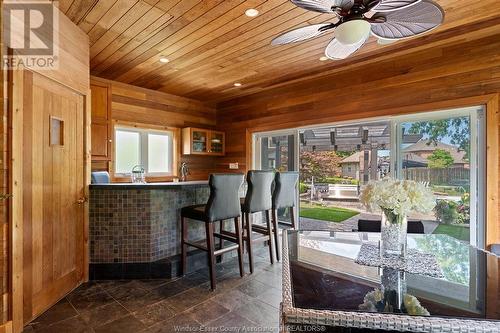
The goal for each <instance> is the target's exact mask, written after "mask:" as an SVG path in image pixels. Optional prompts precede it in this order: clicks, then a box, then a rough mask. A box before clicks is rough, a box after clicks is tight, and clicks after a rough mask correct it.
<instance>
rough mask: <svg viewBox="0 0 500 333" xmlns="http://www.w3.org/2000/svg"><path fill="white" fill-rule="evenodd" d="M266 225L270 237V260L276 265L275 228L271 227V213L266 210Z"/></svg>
mask: <svg viewBox="0 0 500 333" xmlns="http://www.w3.org/2000/svg"><path fill="white" fill-rule="evenodd" d="M266 225H267V233H268V235H269V259H270V260H271V264H274V256H273V247H274V245H273V243H274V241H273V227H272V226H271V219H270V218H269V211H268V210H266Z"/></svg>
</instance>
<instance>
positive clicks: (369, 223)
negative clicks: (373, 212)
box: [353, 219, 424, 234]
mask: <svg viewBox="0 0 500 333" xmlns="http://www.w3.org/2000/svg"><path fill="white" fill-rule="evenodd" d="M381 225H382V221H381V220H363V219H359V220H358V230H353V231H359V232H380V229H381ZM407 232H408V233H409V234H423V233H424V224H423V223H422V221H408V227H407Z"/></svg>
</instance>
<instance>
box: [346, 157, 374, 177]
mask: <svg viewBox="0 0 500 333" xmlns="http://www.w3.org/2000/svg"><path fill="white" fill-rule="evenodd" d="M370 155H371V153H370V152H368V156H369V157H368V159H369V158H370ZM363 156H364V152H362V151H358V152H355V153H354V154H352V155H351V156H348V157H346V158H344V159H343V160H342V161H340V165H341V167H342V177H349V178H353V179H357V180H360V179H361V175H362V174H363V171H364V163H363V158H364V157H363Z"/></svg>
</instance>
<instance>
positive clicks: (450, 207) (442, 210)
mask: <svg viewBox="0 0 500 333" xmlns="http://www.w3.org/2000/svg"><path fill="white" fill-rule="evenodd" d="M457 207H458V205H457V204H456V203H455V202H453V201H448V200H439V201H438V202H437V204H436V207H434V213H435V214H436V218H437V219H438V220H439V222H442V223H445V224H452V223H455V222H456V221H457V218H458V215H459V214H458V211H457Z"/></svg>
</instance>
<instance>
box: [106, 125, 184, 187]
mask: <svg viewBox="0 0 500 333" xmlns="http://www.w3.org/2000/svg"><path fill="white" fill-rule="evenodd" d="M117 131H128V132H133V133H139V159H140V161H139V165H141V166H143V167H144V169H145V170H146V180H147V181H167V180H172V179H173V178H176V177H177V176H178V170H177V169H178V168H177V165H178V161H179V158H180V156H179V152H180V150H179V147H178V146H179V142H180V141H179V139H180V129H179V128H176V127H169V126H157V125H148V124H138V123H128V122H118V121H115V123H114V124H113V137H114V144H113V155H112V156H113V163H112V166H111V167H110V169H111V170H112V174H113V180H114V181H118V182H128V181H130V175H131V172H127V173H119V172H117V171H116V160H117V156H116V143H117V141H116V132H117ZM149 134H160V135H168V136H169V138H170V140H169V148H170V150H171V154H170V155H169V156H171V161H170V163H169V168H170V172H148V163H149V161H148V143H149V140H148V135H149Z"/></svg>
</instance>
